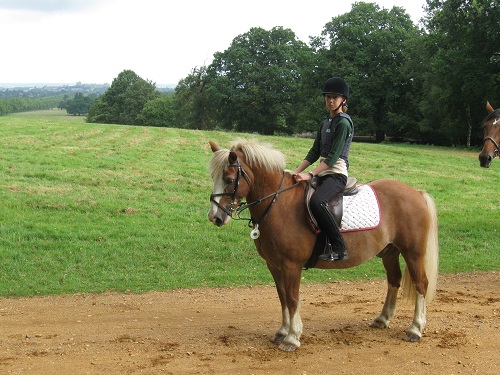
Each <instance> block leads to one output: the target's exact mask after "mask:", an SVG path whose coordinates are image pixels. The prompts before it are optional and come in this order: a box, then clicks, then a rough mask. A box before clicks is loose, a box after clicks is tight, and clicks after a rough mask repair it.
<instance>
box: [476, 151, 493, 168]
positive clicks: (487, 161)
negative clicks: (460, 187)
mask: <svg viewBox="0 0 500 375" xmlns="http://www.w3.org/2000/svg"><path fill="white" fill-rule="evenodd" d="M492 160H493V157H492V156H491V155H490V154H488V153H486V152H485V153H482V154H480V155H479V164H480V165H481V167H483V168H489V167H490V165H491V161H492Z"/></svg>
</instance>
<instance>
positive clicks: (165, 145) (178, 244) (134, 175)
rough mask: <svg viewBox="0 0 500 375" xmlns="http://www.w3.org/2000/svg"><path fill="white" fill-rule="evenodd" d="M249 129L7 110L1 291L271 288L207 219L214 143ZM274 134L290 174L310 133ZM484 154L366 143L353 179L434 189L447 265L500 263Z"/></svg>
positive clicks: (356, 156)
mask: <svg viewBox="0 0 500 375" xmlns="http://www.w3.org/2000/svg"><path fill="white" fill-rule="evenodd" d="M237 136H241V134H235V133H222V132H203V131H191V130H181V129H169V128H152V127H133V126H122V125H102V124H86V123H84V121H83V118H82V117H73V116H66V115H65V113H64V112H62V111H56V110H54V111H41V112H31V113H26V114H16V115H12V116H8V117H0V139H1V141H0V142H1V151H0V152H1V154H0V155H1V157H0V198H1V202H2V209H1V210H0V257H1V259H0V264H1V265H0V295H3V296H20V295H35V294H43V295H45V294H55V293H81V292H101V291H106V290H116V291H129V292H142V291H146V290H168V289H173V288H194V287H206V286H236V285H253V284H270V283H272V279H271V276H270V274H269V272H268V271H267V268H266V266H265V263H264V261H263V260H262V259H261V258H260V257H259V256H258V254H257V252H256V250H255V248H254V245H253V243H252V241H251V240H250V237H249V228H248V227H247V226H246V223H243V222H236V221H232V222H231V223H230V224H229V225H227V226H225V227H222V228H216V227H215V226H214V225H213V224H211V223H210V222H209V221H208V220H207V217H206V214H207V211H208V208H209V195H210V193H211V190H212V182H211V179H210V177H209V176H208V175H207V171H206V166H207V163H208V161H209V160H210V158H211V155H212V152H211V151H210V148H209V145H208V141H209V140H214V141H216V142H217V143H219V145H220V146H222V147H228V146H229V145H230V141H231V140H233V139H234V138H236V137H237ZM255 137H256V138H258V139H261V140H265V141H266V142H269V143H272V144H273V145H274V146H275V147H276V148H277V149H279V150H281V151H282V152H283V153H284V154H285V155H286V157H287V167H288V168H290V169H292V168H295V166H296V165H297V164H298V163H299V162H300V161H301V160H302V158H303V157H304V155H305V154H306V152H307V150H308V149H309V147H310V145H311V142H312V141H311V140H307V139H300V138H293V137H264V136H252V138H255ZM477 154H478V151H477V152H476V151H467V150H459V149H452V148H442V147H432V146H414V145H408V144H361V143H355V144H353V146H352V150H351V157H350V160H351V170H350V172H351V175H353V176H354V177H357V178H358V180H359V182H361V183H364V182H368V181H371V180H374V179H378V178H393V179H397V180H400V181H403V182H406V183H408V184H410V185H411V186H413V187H415V188H419V189H425V190H427V191H428V192H429V193H430V194H431V195H432V196H433V198H434V200H435V202H436V205H437V208H438V216H439V228H440V233H439V240H440V247H441V252H440V272H441V273H455V272H466V271H473V270H498V269H500V256H499V234H500V221H499V220H498V218H499V216H498V207H500V197H499V190H498V182H499V181H500V178H499V177H500V172H499V171H500V160H495V161H494V162H493V165H492V167H491V168H489V169H482V168H480V167H479V162H478V160H477ZM383 276H384V271H383V267H382V265H381V262H380V260H379V259H374V260H373V261H370V262H368V263H366V264H364V265H362V266H360V267H357V268H355V269H350V270H341V271H323V270H314V269H312V270H308V271H305V272H304V273H303V279H304V280H303V281H304V282H327V281H331V280H335V279H359V278H362V279H369V278H375V277H383Z"/></svg>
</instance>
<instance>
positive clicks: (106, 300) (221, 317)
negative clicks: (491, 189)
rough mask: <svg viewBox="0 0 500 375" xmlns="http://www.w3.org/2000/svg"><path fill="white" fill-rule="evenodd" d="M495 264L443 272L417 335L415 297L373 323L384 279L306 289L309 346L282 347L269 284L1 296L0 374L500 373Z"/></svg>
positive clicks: (499, 280)
mask: <svg viewBox="0 0 500 375" xmlns="http://www.w3.org/2000/svg"><path fill="white" fill-rule="evenodd" d="M499 285H500V273H499V272H489V273H473V274H460V275H448V276H441V277H440V279H439V285H438V293H437V297H436V299H435V301H434V302H433V303H432V304H431V305H430V306H429V307H428V310H427V313H428V315H427V320H428V322H427V329H426V331H425V332H424V337H423V339H422V340H421V341H420V342H418V343H407V342H405V341H403V340H402V336H403V332H404V330H405V329H406V328H407V327H408V326H409V324H410V322H411V318H412V310H413V309H412V306H410V305H409V304H407V303H403V302H402V301H399V306H398V311H397V314H396V318H395V319H394V320H393V322H392V324H391V328H389V329H385V330H377V329H372V328H369V327H368V325H369V324H370V322H371V321H372V319H373V318H374V317H375V316H376V315H378V313H379V312H380V310H381V308H382V301H383V298H384V295H385V290H386V284H385V281H384V280H373V281H369V282H334V283H330V284H325V285H316V284H315V285H303V286H302V294H301V295H302V312H301V315H302V319H303V321H304V333H303V336H302V340H301V341H302V347H301V348H300V349H299V350H298V351H296V352H295V353H283V352H280V351H279V350H277V349H276V347H275V346H274V345H273V344H272V343H271V342H270V338H271V337H272V335H273V334H274V332H275V331H276V330H277V328H278V326H279V324H280V319H281V317H280V316H281V313H280V309H279V302H278V299H277V296H276V292H275V290H274V288H273V287H271V286H265V287H250V288H230V289H199V290H198V289H197V290H177V291H172V292H161V293H160V292H150V293H145V294H143V295H125V294H117V293H105V294H99V295H72V296H54V297H36V298H21V299H12V298H1V299H0V327H1V331H0V332H1V334H0V374H62V375H64V374H106V375H110V374H326V373H329V374H373V375H378V374H384V375H387V374H402V373H404V374H421V373H425V374H483V375H484V374H492V375H493V374H500V290H499Z"/></svg>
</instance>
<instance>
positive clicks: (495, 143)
mask: <svg viewBox="0 0 500 375" xmlns="http://www.w3.org/2000/svg"><path fill="white" fill-rule="evenodd" d="M486 111H487V112H488V115H487V116H486V118H485V119H484V120H483V127H484V139H483V149H482V150H481V153H480V154H479V164H480V165H481V167H483V168H489V167H490V165H491V162H492V161H493V159H494V158H495V157H497V156H500V108H497V109H493V107H492V106H491V104H490V102H488V101H487V102H486Z"/></svg>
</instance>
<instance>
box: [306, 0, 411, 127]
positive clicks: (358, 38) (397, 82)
mask: <svg viewBox="0 0 500 375" xmlns="http://www.w3.org/2000/svg"><path fill="white" fill-rule="evenodd" d="M419 36H420V31H419V30H418V28H417V27H416V26H415V25H414V24H413V22H412V21H411V19H410V17H409V15H408V14H406V13H405V11H404V9H403V8H401V7H393V8H392V9H391V10H386V9H380V7H379V6H378V5H377V4H374V3H364V2H358V3H354V5H353V6H352V9H351V11H350V12H348V13H345V14H343V15H340V16H338V17H336V18H333V19H332V20H331V21H330V22H329V23H327V24H326V25H325V27H324V29H323V32H322V34H321V37H320V38H316V39H314V40H313V46H314V47H315V49H316V51H317V53H318V54H320V55H322V56H323V60H322V64H324V65H323V66H322V68H321V70H322V71H321V72H320V73H321V75H322V76H323V77H331V76H341V77H343V78H344V79H345V80H346V81H347V82H348V84H349V85H350V88H351V98H350V100H349V103H350V105H351V108H350V109H352V111H353V112H355V114H356V133H358V134H383V133H384V132H389V133H391V134H392V135H402V134H404V133H405V132H406V131H407V130H408V126H411V124H412V118H411V117H410V116H405V113H406V110H407V109H408V108H410V105H409V103H407V99H408V96H409V91H411V90H412V86H411V77H409V76H408V75H407V74H406V73H405V65H406V54H405V53H406V51H407V50H408V46H409V45H410V43H411V42H412V41H414V40H415V39H418V37H419ZM413 124H414V122H413ZM405 125H408V126H405Z"/></svg>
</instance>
